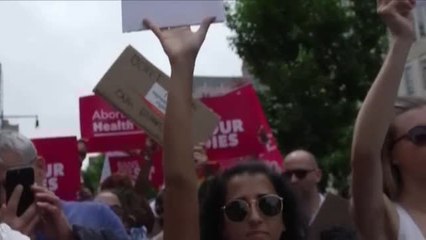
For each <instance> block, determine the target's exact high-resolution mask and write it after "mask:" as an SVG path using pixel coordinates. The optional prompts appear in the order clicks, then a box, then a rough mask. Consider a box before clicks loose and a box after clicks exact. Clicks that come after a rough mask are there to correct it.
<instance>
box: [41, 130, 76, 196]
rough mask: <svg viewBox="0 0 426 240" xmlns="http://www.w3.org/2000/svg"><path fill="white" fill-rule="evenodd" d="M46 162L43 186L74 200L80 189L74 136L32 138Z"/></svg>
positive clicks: (58, 194)
mask: <svg viewBox="0 0 426 240" xmlns="http://www.w3.org/2000/svg"><path fill="white" fill-rule="evenodd" d="M32 141H33V143H34V145H35V147H36V149H37V152H38V155H39V156H41V157H42V158H43V159H44V160H45V161H46V162H45V163H46V168H45V175H46V179H45V186H46V187H47V188H48V189H49V190H50V191H52V192H54V193H55V194H56V195H57V196H58V197H60V198H61V199H63V200H75V199H76V197H77V193H78V191H79V189H80V159H79V156H78V150H77V139H76V137H61V138H39V139H33V140H32Z"/></svg>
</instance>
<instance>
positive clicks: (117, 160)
mask: <svg viewBox="0 0 426 240" xmlns="http://www.w3.org/2000/svg"><path fill="white" fill-rule="evenodd" d="M108 160H109V165H110V169H111V173H121V174H125V175H127V176H129V177H130V179H131V180H132V182H133V184H134V183H135V181H136V179H137V177H138V176H139V172H140V171H141V168H140V165H139V161H141V159H140V157H135V156H126V155H124V156H109V157H108Z"/></svg>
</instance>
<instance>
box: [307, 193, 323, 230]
mask: <svg viewBox="0 0 426 240" xmlns="http://www.w3.org/2000/svg"><path fill="white" fill-rule="evenodd" d="M319 198H320V202H319V206H318V208H317V210H316V211H315V212H314V214H312V216H311V220H309V225H311V224H312V222H313V221H314V219H315V217H316V216H317V214H318V212H319V210H320V208H321V206H322V204H323V203H324V200H325V197H324V195H322V194H321V193H319Z"/></svg>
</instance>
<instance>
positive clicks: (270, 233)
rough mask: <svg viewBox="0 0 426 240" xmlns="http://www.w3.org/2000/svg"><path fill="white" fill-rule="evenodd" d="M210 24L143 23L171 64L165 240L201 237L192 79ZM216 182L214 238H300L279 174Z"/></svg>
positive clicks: (258, 168)
mask: <svg viewBox="0 0 426 240" xmlns="http://www.w3.org/2000/svg"><path fill="white" fill-rule="evenodd" d="M213 20H214V19H213V18H206V19H205V20H204V21H203V23H202V24H201V26H200V28H199V29H198V31H197V32H192V31H191V30H190V28H189V27H183V28H173V29H168V30H161V29H160V28H158V27H157V26H155V25H154V24H153V23H151V22H150V21H148V20H145V21H144V24H145V25H146V26H147V27H148V28H149V29H151V30H152V31H153V32H154V34H155V35H156V36H157V38H158V39H159V40H160V42H161V44H162V46H163V49H164V51H165V52H166V54H167V56H168V57H169V61H170V64H171V79H170V80H169V83H170V85H169V92H168V99H167V102H168V104H167V109H166V115H165V122H164V128H163V129H164V140H163V142H164V149H163V150H164V162H163V167H164V181H165V189H164V199H163V201H164V239H165V240H180V239H182V240H198V239H200V229H199V208H198V207H197V206H198V199H197V195H198V180H197V175H196V172H195V168H196V166H195V162H194V161H193V140H192V111H193V110H192V108H193V104H192V79H193V71H194V65H195V60H196V57H197V54H198V51H199V49H200V47H201V45H202V43H203V41H204V39H205V36H206V34H207V30H208V28H209V26H210V24H211V23H212V22H213ZM220 180H223V181H222V182H221V183H222V184H223V185H220V184H219V185H218V187H216V188H215V189H216V190H217V191H220V192H221V195H218V197H220V198H219V199H218V200H219V201H215V200H214V199H212V198H208V200H207V201H210V202H214V203H215V204H216V205H214V206H213V205H212V207H214V209H211V210H212V211H213V212H214V214H213V215H212V216H211V217H216V218H217V219H218V220H217V221H215V222H213V224H217V226H219V224H221V222H222V223H223V224H222V225H221V227H220V228H217V230H218V232H214V234H215V235H214V236H217V238H214V239H215V240H220V239H224V238H226V239H227V240H238V239H271V240H281V239H284V238H285V237H287V236H286V233H289V234H288V239H289V240H298V239H300V238H298V237H297V234H296V233H294V234H293V233H292V232H296V231H297V230H298V229H295V226H296V224H292V222H293V221H294V222H296V221H297V215H296V214H292V213H293V212H295V209H296V208H295V201H294V200H293V198H292V195H291V194H290V193H289V192H288V190H287V189H288V187H287V186H286V185H285V184H284V183H283V182H282V179H281V177H280V175H279V174H277V173H273V172H272V170H270V169H269V168H267V167H265V166H263V165H250V166H243V167H237V168H234V169H232V170H230V171H229V172H228V173H227V174H225V175H223V176H222V178H220V179H219V180H218V181H219V182H220ZM214 197H215V196H214ZM225 215H226V216H227V217H226V216H225ZM209 217H210V216H209ZM293 217H294V219H292V218H293ZM287 218H288V219H287ZM214 227H215V226H214ZM237 227H238V229H237ZM283 233H284V234H283ZM212 234H213V233H212ZM203 235H204V236H205V233H203ZM293 236H294V238H292V237H293Z"/></svg>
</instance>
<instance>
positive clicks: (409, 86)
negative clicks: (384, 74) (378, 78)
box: [404, 66, 414, 96]
mask: <svg viewBox="0 0 426 240" xmlns="http://www.w3.org/2000/svg"><path fill="white" fill-rule="evenodd" d="M404 80H405V89H406V90H407V95H408V96H411V95H413V94H414V79H413V74H412V68H411V66H407V67H405V71H404Z"/></svg>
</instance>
